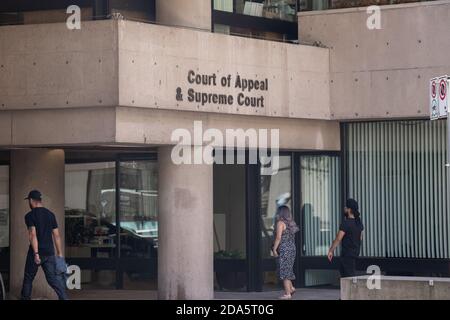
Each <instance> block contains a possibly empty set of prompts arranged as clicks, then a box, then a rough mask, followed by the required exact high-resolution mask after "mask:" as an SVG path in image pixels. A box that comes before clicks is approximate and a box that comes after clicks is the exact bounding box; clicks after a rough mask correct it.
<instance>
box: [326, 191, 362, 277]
mask: <svg viewBox="0 0 450 320" xmlns="http://www.w3.org/2000/svg"><path fill="white" fill-rule="evenodd" d="M344 214H345V218H344V221H342V223H341V225H340V226H339V232H338V234H337V236H336V239H335V240H334V241H333V244H332V245H331V247H330V250H329V251H328V260H329V261H330V262H331V261H332V260H333V256H334V251H335V250H336V248H337V246H338V245H339V243H341V242H342V252H341V268H340V271H341V276H342V277H343V278H345V277H352V276H355V269H356V259H357V258H358V256H359V252H360V248H361V240H362V232H363V230H364V226H363V224H362V222H361V218H360V216H361V214H360V213H359V211H358V202H356V201H355V200H353V199H348V200H347V202H346V204H345V208H344Z"/></svg>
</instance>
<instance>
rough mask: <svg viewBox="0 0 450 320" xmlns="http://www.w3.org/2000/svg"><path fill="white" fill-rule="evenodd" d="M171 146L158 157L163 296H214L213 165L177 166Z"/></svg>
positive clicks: (163, 297) (159, 245) (160, 260)
mask: <svg viewBox="0 0 450 320" xmlns="http://www.w3.org/2000/svg"><path fill="white" fill-rule="evenodd" d="M171 151H172V147H161V148H159V153H158V162H159V180H158V183H159V199H158V203H159V213H158V215H159V240H158V247H159V248H158V297H159V299H171V300H172V299H177V300H185V299H193V300H194V299H212V298H213V297H214V280H213V276H214V273H213V262H214V258H213V170H212V169H213V168H212V165H206V164H201V165H184V164H183V165H175V164H173V162H172V160H171Z"/></svg>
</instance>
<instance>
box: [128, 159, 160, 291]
mask: <svg viewBox="0 0 450 320" xmlns="http://www.w3.org/2000/svg"><path fill="white" fill-rule="evenodd" d="M120 229H121V232H120V234H121V235H120V246H121V248H120V253H121V255H120V257H121V258H122V259H129V258H135V259H151V261H150V263H153V266H156V264H157V258H158V165H157V163H156V162H152V161H128V162H121V163H120ZM144 261H147V260H141V262H142V263H144ZM144 264H147V263H146V262H145V263H144ZM124 271H125V272H124V288H125V289H141V290H143V289H156V288H157V283H156V273H155V272H152V267H151V266H149V267H148V268H147V271H144V272H137V271H136V270H127V268H125V270H124Z"/></svg>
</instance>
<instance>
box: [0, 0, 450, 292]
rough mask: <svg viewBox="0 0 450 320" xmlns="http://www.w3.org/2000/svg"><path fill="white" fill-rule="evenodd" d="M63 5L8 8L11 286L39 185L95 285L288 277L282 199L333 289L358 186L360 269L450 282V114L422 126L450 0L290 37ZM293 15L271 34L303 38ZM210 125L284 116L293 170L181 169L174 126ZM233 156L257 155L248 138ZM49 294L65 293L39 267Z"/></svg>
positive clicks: (112, 8) (171, 285)
mask: <svg viewBox="0 0 450 320" xmlns="http://www.w3.org/2000/svg"><path fill="white" fill-rule="evenodd" d="M294 2H295V3H296V5H297V6H296V7H295V8H296V10H298V8H299V6H298V4H297V2H296V1H294ZM64 5H65V4H61V3H60V4H59V5H58V6H55V7H51V8H39V7H35V6H33V5H32V4H30V2H29V1H24V2H23V7H21V8H15V7H12V5H11V4H10V3H9V2H6V4H5V5H4V7H3V8H2V14H3V15H5V17H3V16H2V17H3V18H4V19H5V21H9V22H10V23H6V22H5V25H2V26H1V27H0V174H1V175H0V183H1V185H0V191H2V194H1V197H0V204H1V205H2V206H1V207H0V209H2V211H0V212H2V216H1V219H0V223H2V229H0V230H2V233H3V234H2V235H0V239H1V240H2V244H1V247H2V251H1V255H0V258H1V261H2V263H1V266H2V269H1V270H2V273H3V272H5V274H7V275H8V279H9V280H8V287H9V293H10V295H11V297H13V298H14V297H19V295H20V287H21V281H22V277H23V264H24V259H25V255H26V250H27V238H26V228H25V224H24V219H23V217H24V214H25V213H26V211H27V208H26V203H25V202H24V201H23V200H21V199H23V197H24V196H25V195H26V194H27V192H28V191H29V189H35V188H36V189H40V190H41V191H42V192H43V194H44V203H45V205H46V206H48V207H49V208H50V209H51V210H52V211H53V212H55V214H56V216H57V218H58V223H59V226H60V229H62V230H63V238H64V239H65V253H66V257H67V260H68V262H69V263H71V264H74V265H78V266H80V268H81V270H82V277H81V282H82V288H83V289H86V290H88V289H89V288H98V287H101V288H111V289H117V288H118V289H127V288H145V289H157V290H158V296H159V298H161V299H211V298H213V293H214V290H221V289H224V290H248V291H260V290H270V289H273V288H274V287H276V286H277V285H278V283H277V281H276V277H275V276H274V271H275V267H274V265H275V263H274V260H273V259H272V258H271V257H270V256H269V250H268V248H269V247H270V243H271V239H272V237H273V229H272V226H273V214H274V211H275V206H274V205H275V200H276V198H277V197H278V196H280V195H281V194H283V193H286V192H289V193H291V195H292V199H291V202H290V204H289V205H290V207H291V209H292V211H293V214H294V217H295V219H296V220H297V222H298V223H299V224H300V226H301V234H302V236H301V237H299V239H298V248H299V249H298V250H299V252H298V257H297V264H296V272H297V274H298V284H297V285H299V286H315V285H335V284H336V283H337V281H338V277H337V275H336V266H337V262H335V263H333V264H329V263H328V262H327V260H326V259H325V254H326V252H325V250H326V247H327V246H328V245H329V244H330V241H331V240H332V238H333V236H334V235H335V232H336V231H337V228H338V225H339V221H340V219H341V211H342V209H341V208H342V200H343V199H345V198H346V197H349V196H352V197H355V198H357V199H358V200H359V201H361V204H362V213H363V219H365V221H366V223H367V224H369V226H368V234H369V235H368V240H367V241H366V243H365V244H364V248H363V253H362V256H363V258H362V259H361V260H360V265H359V266H358V267H359V269H360V270H362V271H364V270H365V268H366V266H367V265H370V264H374V263H375V264H377V265H380V266H381V269H382V270H383V272H384V273H386V274H402V275H403V274H406V275H408V274H414V275H424V274H428V273H433V274H436V275H442V276H445V275H448V273H449V272H450V267H449V266H450V264H449V261H450V260H449V259H450V256H449V255H450V252H449V250H450V242H449V237H448V235H449V233H448V232H449V230H448V224H447V222H448V220H449V219H450V217H449V216H448V214H447V211H446V205H445V201H444V199H445V198H446V187H447V186H446V183H445V169H443V162H445V150H446V144H445V124H444V123H443V122H442V120H439V121H437V122H433V123H431V122H430V121H428V120H427V119H428V118H429V106H428V98H427V97H428V81H429V79H430V78H432V77H433V76H436V75H438V74H445V73H447V72H448V71H449V69H450V65H449V63H448V62H447V61H446V59H445V52H446V50H445V48H446V47H447V46H449V45H450V42H449V41H448V40H449V39H448V37H445V36H444V37H443V39H438V38H437V37H436V34H444V35H445V32H444V31H445V29H446V28H447V27H448V24H449V21H448V19H446V17H448V13H449V12H450V1H431V2H420V3H411V4H398V5H386V6H382V7H381V19H382V20H381V21H382V22H381V25H382V28H381V29H380V30H369V29H367V27H366V19H367V17H368V14H367V12H366V11H365V8H348V9H336V10H326V11H311V12H310V11H308V12H300V13H298V15H297V11H296V10H295V16H296V19H295V22H289V23H295V24H296V25H297V26H298V40H299V41H284V42H283V41H272V40H265V39H251V38H248V37H242V36H236V35H233V31H232V30H234V29H233V28H235V29H236V28H242V26H240V27H239V26H238V27H236V26H230V27H229V28H228V29H227V28H225V27H224V25H223V23H224V22H223V21H225V20H224V19H225V18H226V15H227V14H228V13H229V14H231V15H233V14H236V13H233V12H231V13H230V12H228V13H227V14H224V13H223V12H225V10H224V9H223V8H224V7H220V8H219V4H218V3H216V2H215V1H213V2H211V1H209V0H196V1H190V2H189V6H187V5H186V3H185V1H178V0H173V1H167V0H164V1H158V0H157V1H154V2H151V6H150V7H148V8H147V7H146V6H144V7H142V6H141V4H140V1H124V2H117V1H80V3H79V5H80V7H81V8H82V10H81V17H82V21H81V29H74V30H70V29H68V26H67V24H66V22H65V20H66V19H67V17H68V16H69V15H70V14H67V13H66V12H65V8H66V7H64ZM1 6H2V5H0V7H1ZM225 7H226V6H225ZM265 8H266V7H265ZM268 8H269V7H268ZM269 9H270V8H269ZM269 9H267V12H265V11H264V12H265V13H264V14H265V17H264V18H262V17H261V19H267V20H270V19H269V18H268V15H269V13H270V12H272V11H270V10H269ZM288 9H292V8H291V7H289V8H288ZM288 9H286V10H288ZM264 10H266V9H264ZM219 11H220V12H219ZM17 12H19V13H20V14H17V15H16V14H15V13H17ZM286 12H290V11H286ZM119 13H120V14H119ZM272 13H273V12H272ZM6 16H7V17H6ZM241 16H244V17H241ZM247 16H250V15H248V14H247ZM12 17H13V18H12ZM236 17H237V18H236V19H237V20H236V21H241V20H239V19H243V20H242V21H244V20H245V19H247V18H248V19H250V20H251V19H253V20H251V21H254V19H256V20H255V21H256V22H254V23H255V28H256V29H257V28H258V24H260V23H261V22H258V21H259V20H257V17H255V16H251V17H246V14H240V15H239V17H238V16H236ZM16 18H17V19H20V22H17V21H16V20H11V19H16ZM105 18H106V19H105ZM8 19H9V20H8ZM214 19H217V20H214ZM220 19H222V20H220ZM250 20H249V21H250ZM11 21H13V22H11ZM214 21H216V23H215V22H214ZM245 21H247V20H245ZM264 21H265V20H264ZM219 22H220V23H219ZM239 23H241V22H239ZM242 23H243V24H244V22H242ZM245 23H247V22H245ZM289 23H288V22H280V21H275V22H274V24H273V26H274V28H275V29H274V30H276V32H274V33H273V34H277V37H278V38H279V39H283V37H284V40H288V39H287V38H289V37H287V36H286V35H288V34H289V35H292V33H291V31H290V30H291V29H290V28H291V25H290V24H289ZM18 24H19V25H18ZM283 28H286V29H283ZM281 29H283V30H287V31H286V32H285V33H283V32H278V31H279V30H281ZM219 30H220V31H224V30H228V31H226V32H225V33H228V34H222V33H219V32H220V31H219ZM258 32H262V31H258ZM277 32H278V33H277ZM267 34H270V37H269V36H268V38H269V39H272V38H271V37H272V35H273V34H272V33H270V32H267ZM298 42H300V44H299V43H298ZM312 43H315V45H310V44H312ZM436 47H439V48H440V49H439V50H437V49H436ZM387 120H389V121H387ZM393 120H396V121H393ZM368 121H370V122H368ZM196 122H200V123H201V126H202V130H203V132H205V131H207V130H208V129H213V130H216V132H217V131H219V132H222V133H224V134H225V132H226V131H227V130H243V131H245V132H247V131H248V130H257V131H258V130H268V131H270V130H273V129H278V130H279V145H278V147H279V149H280V151H281V153H280V170H279V171H278V173H277V174H274V175H272V176H266V175H263V174H261V172H262V171H261V169H262V168H261V167H262V166H263V165H261V163H260V162H259V163H257V164H248V163H247V164H234V165H220V164H214V165H213V164H205V163H202V164H175V163H173V157H172V155H173V154H172V153H173V150H174V146H175V144H176V143H177V141H174V139H173V133H174V131H176V130H177V129H182V130H184V132H188V133H190V136H192V137H194V136H195V135H196V132H195V123H196ZM186 144H187V145H188V147H189V150H192V154H195V152H196V150H197V148H199V147H205V146H206V145H210V146H213V147H214V148H215V152H216V153H220V152H221V150H223V149H226V148H227V145H226V144H225V143H224V141H218V140H214V141H212V140H206V141H205V140H204V139H201V140H195V139H193V140H192V141H191V142H190V143H186ZM271 147H277V145H276V143H275V141H273V140H271V139H269V141H268V145H267V148H268V149H270V148H271ZM238 150H245V151H246V156H247V157H249V153H250V151H252V150H253V145H252V144H251V143H250V142H249V140H248V139H246V136H244V139H237V140H236V143H235V144H234V145H233V150H232V151H233V152H235V151H236V152H237V151H238ZM402 165H403V166H402ZM440 165H442V167H439V166H440ZM402 168H403V169H402ZM409 170H415V171H414V172H416V173H417V174H416V175H413V174H411V173H410V171H409ZM430 172H432V175H431V176H432V177H431V178H430V177H429V173H430ZM418 186H419V187H418ZM409 195H411V196H409ZM418 197H419V198H421V197H422V198H423V199H425V200H423V201H422V202H420V203H419V202H417V200H416V199H417V198H418ZM397 198H398V199H401V200H398V199H397ZM422 210H423V211H429V212H430V213H429V214H428V215H425V216H421V215H419V212H420V211H422ZM378 212H383V213H382V214H378ZM364 214H366V216H364ZM434 226H437V227H434ZM416 237H417V238H416ZM34 295H35V296H36V297H47V298H53V297H54V296H53V293H52V292H50V290H49V288H48V287H47V286H46V284H45V279H43V277H42V275H40V277H39V278H38V279H37V280H36V285H35V289H34Z"/></svg>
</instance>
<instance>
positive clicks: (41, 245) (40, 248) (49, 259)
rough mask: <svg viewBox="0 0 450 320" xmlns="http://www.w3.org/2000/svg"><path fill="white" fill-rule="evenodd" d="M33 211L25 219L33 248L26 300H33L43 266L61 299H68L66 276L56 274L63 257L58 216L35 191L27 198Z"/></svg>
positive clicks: (24, 290)
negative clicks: (35, 282) (38, 274)
mask: <svg viewBox="0 0 450 320" xmlns="http://www.w3.org/2000/svg"><path fill="white" fill-rule="evenodd" d="M25 199H26V200H28V204H29V206H30V209H31V211H30V212H28V213H27V214H26V216H25V224H26V225H27V228H28V237H29V240H30V247H29V249H28V254H27V260H26V263H25V272H24V277H23V285H22V300H30V299H31V291H32V288H33V280H34V277H35V276H36V273H37V271H38V268H39V266H41V267H42V269H43V270H44V274H45V278H46V279H47V282H48V284H49V285H50V286H51V287H52V288H53V290H55V292H56V294H57V295H58V298H59V299H60V300H66V299H67V295H66V292H65V284H64V279H63V276H62V274H57V271H56V258H55V246H56V254H57V255H58V256H59V257H62V249H61V238H60V235H59V230H58V224H57V222H56V217H55V215H54V214H53V213H52V212H51V211H50V210H48V209H46V208H44V206H43V205H42V195H41V193H40V192H39V191H37V190H33V191H31V192H30V193H29V194H28V197H26V198H25Z"/></svg>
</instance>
